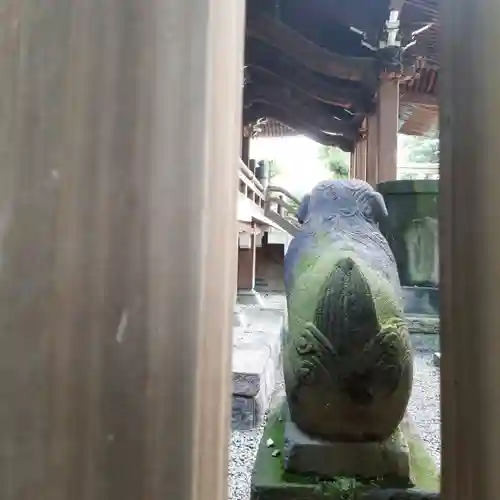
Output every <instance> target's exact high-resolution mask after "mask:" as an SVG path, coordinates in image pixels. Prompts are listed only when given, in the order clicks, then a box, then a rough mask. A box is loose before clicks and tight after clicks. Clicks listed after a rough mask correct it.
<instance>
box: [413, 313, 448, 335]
mask: <svg viewBox="0 0 500 500" xmlns="http://www.w3.org/2000/svg"><path fill="white" fill-rule="evenodd" d="M406 321H407V322H408V330H409V331H410V333H412V334H419V333H420V334H427V335H439V332H440V321H439V316H432V315H430V314H414V315H407V316H406Z"/></svg>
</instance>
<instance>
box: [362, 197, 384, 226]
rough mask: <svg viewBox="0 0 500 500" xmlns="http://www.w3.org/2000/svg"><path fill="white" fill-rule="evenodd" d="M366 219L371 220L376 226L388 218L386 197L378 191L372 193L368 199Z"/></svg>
mask: <svg viewBox="0 0 500 500" xmlns="http://www.w3.org/2000/svg"><path fill="white" fill-rule="evenodd" d="M365 215H366V217H367V218H369V219H371V220H372V221H373V222H375V223H376V224H379V223H380V222H382V220H383V219H384V218H385V217H387V215H388V212H387V207H386V206H385V201H384V197H383V196H382V195H381V194H380V193H379V192H377V191H372V192H371V193H370V195H369V198H368V207H367V213H365Z"/></svg>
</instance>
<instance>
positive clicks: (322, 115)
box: [245, 85, 363, 140]
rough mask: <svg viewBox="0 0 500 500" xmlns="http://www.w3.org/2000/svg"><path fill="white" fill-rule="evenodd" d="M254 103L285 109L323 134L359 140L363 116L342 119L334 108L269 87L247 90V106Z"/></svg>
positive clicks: (249, 88) (261, 86)
mask: <svg viewBox="0 0 500 500" xmlns="http://www.w3.org/2000/svg"><path fill="white" fill-rule="evenodd" d="M253 103H262V104H269V105H271V106H275V107H278V108H282V109H285V110H287V111H288V112H289V113H291V114H293V115H294V116H297V117H298V118H299V119H300V120H301V121H302V122H304V123H308V124H309V125H310V126H312V127H314V128H317V129H318V130H321V131H322V132H327V133H331V134H341V135H343V136H345V137H347V138H348V139H351V140H356V139H358V138H359V132H358V130H359V124H360V123H361V121H362V120H363V116H361V117H358V118H357V119H356V117H355V116H353V115H347V116H344V119H342V118H340V116H338V114H339V113H338V112H335V111H334V110H333V109H332V107H328V106H326V105H322V104H320V103H318V102H315V101H314V100H313V99H307V100H300V99H298V98H297V97H296V96H294V95H293V94H292V93H291V92H288V91H287V89H283V88H279V87H276V86H269V85H268V86H264V85H260V86H259V85H251V86H249V87H247V88H245V105H247V106H248V105H250V104H253ZM340 109H342V108H340ZM344 113H345V111H344ZM336 115H337V116H336ZM348 118H350V119H348Z"/></svg>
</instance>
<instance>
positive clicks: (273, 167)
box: [268, 160, 281, 182]
mask: <svg viewBox="0 0 500 500" xmlns="http://www.w3.org/2000/svg"><path fill="white" fill-rule="evenodd" d="M268 164H269V182H271V181H272V180H273V179H274V178H275V177H277V176H278V175H280V174H281V167H280V166H279V165H278V163H276V160H269V161H268Z"/></svg>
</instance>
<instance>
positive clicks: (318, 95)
mask: <svg viewBox="0 0 500 500" xmlns="http://www.w3.org/2000/svg"><path fill="white" fill-rule="evenodd" d="M437 1H438V0H406V1H405V0H391V1H389V0H349V1H347V0H308V1H304V0H275V1H273V2H270V1H269V0H248V1H247V26H246V48H245V90H244V113H243V118H244V122H245V125H249V126H250V127H251V128H252V129H253V130H254V134H255V135H258V136H271V137H275V136H282V135H293V134H297V133H299V134H304V135H308V136H309V137H311V138H313V139H315V140H317V141H318V142H320V143H322V144H328V145H335V146H339V147H341V148H342V149H344V150H346V151H351V150H352V149H353V147H354V144H355V143H356V142H357V141H358V140H359V139H360V137H361V135H360V134H361V133H362V128H363V127H362V124H363V122H364V119H365V117H366V116H367V115H369V114H371V113H373V112H374V111H375V109H376V92H377V88H378V85H379V79H380V78H395V77H397V78H400V80H401V84H400V123H401V130H400V131H401V132H403V133H409V134H421V133H425V132H426V131H427V129H428V128H430V127H432V125H433V124H434V122H435V120H436V116H437V85H438V76H439V61H438V56H437V48H436V46H437V43H436V40H437V36H438V33H439V15H438V4H437ZM394 10H395V11H396V12H398V19H399V21H400V23H399V26H398V27H397V30H396V31H391V26H387V24H386V21H388V20H389V17H390V12H391V11H394ZM391 33H396V36H395V39H396V40H397V42H396V43H395V44H393V43H392V42H391Z"/></svg>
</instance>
